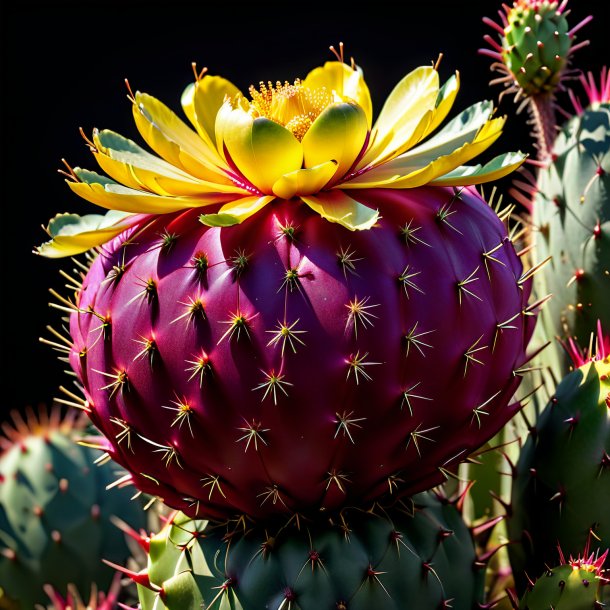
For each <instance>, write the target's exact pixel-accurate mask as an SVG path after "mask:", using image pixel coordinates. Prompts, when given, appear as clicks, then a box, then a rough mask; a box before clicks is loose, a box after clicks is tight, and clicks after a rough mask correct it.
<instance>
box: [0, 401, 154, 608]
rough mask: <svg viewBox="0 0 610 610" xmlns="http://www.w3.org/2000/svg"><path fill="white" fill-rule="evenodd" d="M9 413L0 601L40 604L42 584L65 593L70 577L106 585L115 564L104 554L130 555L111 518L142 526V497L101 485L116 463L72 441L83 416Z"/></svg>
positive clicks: (2, 477)
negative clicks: (24, 417) (11, 421)
mask: <svg viewBox="0 0 610 610" xmlns="http://www.w3.org/2000/svg"><path fill="white" fill-rule="evenodd" d="M14 421H15V427H14V428H13V427H11V426H9V425H8V424H5V425H4V426H3V429H4V432H5V434H6V435H7V436H6V437H5V438H1V437H0V447H1V448H2V454H1V455H0V590H1V591H2V593H1V594H0V608H4V607H7V608H11V609H12V608H15V609H17V610H31V609H32V608H33V607H34V605H35V604H36V603H39V604H44V602H45V601H46V600H47V596H46V595H45V591H44V590H43V587H44V585H46V584H50V585H52V586H53V588H54V589H56V590H57V591H60V592H64V593H65V591H66V590H67V587H68V585H73V587H74V590H77V591H79V592H80V594H81V595H82V596H85V595H89V592H90V589H91V587H92V585H93V584H94V583H96V584H97V586H99V587H100V588H103V589H105V588H107V587H108V586H109V585H110V582H111V580H112V577H113V570H112V569H111V568H109V567H108V566H106V565H104V564H103V563H102V559H108V560H112V561H118V562H123V561H125V560H126V559H127V558H128V557H129V555H130V551H129V549H128V547H127V544H126V542H125V538H124V535H123V533H122V532H121V531H120V530H119V529H118V528H117V527H115V525H114V524H113V523H112V522H111V519H112V517H113V516H115V515H116V516H118V517H120V518H121V519H123V520H124V521H126V522H128V523H130V524H131V525H132V526H133V527H137V528H140V527H143V526H144V524H145V520H144V513H143V509H142V507H141V505H140V504H139V503H138V502H131V501H130V499H131V497H132V495H133V491H132V490H128V489H112V490H109V491H106V486H107V485H110V484H111V483H113V482H114V481H115V479H116V478H117V467H116V466H115V465H112V464H105V465H102V466H99V467H98V466H96V465H95V464H94V461H95V459H96V458H97V457H98V453H97V452H96V451H94V450H93V449H89V448H87V447H82V446H79V445H77V444H76V442H75V437H76V436H77V435H82V434H83V424H84V422H82V420H81V421H80V422H77V421H75V419H74V418H73V417H68V418H65V419H63V420H62V419H61V417H60V415H59V411H56V410H54V411H52V412H51V415H50V416H48V415H47V414H46V411H44V410H43V411H41V413H40V415H39V416H35V415H34V414H33V413H32V412H30V414H29V416H28V421H27V422H25V421H23V420H22V419H21V418H20V417H19V416H18V415H17V414H15V415H14Z"/></svg>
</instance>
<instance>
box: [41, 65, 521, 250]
mask: <svg viewBox="0 0 610 610" xmlns="http://www.w3.org/2000/svg"><path fill="white" fill-rule="evenodd" d="M458 89H459V75H458V73H456V74H455V75H453V76H452V77H451V78H450V79H449V80H448V81H447V82H446V83H445V84H444V85H443V86H442V87H441V86H440V83H439V74H438V71H437V70H436V66H434V67H433V66H422V67H419V68H416V69H415V70H413V71H412V72H410V73H409V74H407V75H406V76H405V77H404V78H403V79H402V80H401V81H400V82H399V83H398V84H397V85H396V87H395V88H394V90H393V91H392V92H391V93H390V95H389V97H388V99H387V100H386V102H385V104H384V106H383V108H382V109H381V112H380V113H379V116H378V117H377V120H376V121H375V123H373V112H372V104H371V97H370V93H369V89H368V87H367V85H366V82H365V80H364V78H363V75H362V70H361V69H360V68H359V67H357V66H356V65H354V64H352V65H347V64H345V63H344V62H343V61H342V57H337V61H330V62H327V63H325V64H324V65H323V66H321V67H318V68H315V69H314V70H312V71H311V72H310V73H309V74H308V75H307V76H306V78H305V79H303V80H298V79H297V80H295V81H294V82H293V83H287V82H286V83H279V82H278V83H276V84H272V83H260V85H259V87H250V89H249V92H248V95H247V96H246V95H244V94H243V93H242V92H240V91H239V90H238V89H237V87H235V85H233V84H232V83H231V82H229V81H228V80H226V79H224V78H222V77H220V76H211V75H209V74H207V73H206V71H204V72H203V73H199V74H196V80H195V82H194V83H192V84H191V85H189V86H188V87H187V89H186V90H185V92H184V93H183V95H182V100H181V101H182V108H183V110H184V112H185V114H186V116H187V117H188V119H189V121H190V122H191V124H192V126H193V127H194V130H193V129H192V128H191V127H189V126H188V125H187V124H186V123H185V122H184V121H182V120H181V119H180V118H179V117H178V116H177V115H176V114H174V113H173V112H172V111H171V110H170V109H169V108H168V107H167V106H165V105H164V104H163V103H162V102H160V101H159V100H157V99H155V98H154V97H152V96H150V95H148V94H146V93H140V92H137V93H135V95H132V96H131V99H132V102H133V115H134V119H135V122H136V126H137V128H138V130H139V132H140V134H141V135H142V137H143V138H144V140H145V141H146V143H147V144H148V146H149V147H150V148H151V149H152V150H153V151H154V152H155V153H157V155H159V156H156V155H154V154H151V153H149V152H147V151H146V150H144V149H143V148H141V147H140V146H139V145H138V144H136V143H135V142H133V141H131V140H128V139H126V138H124V137H122V136H120V135H119V134H117V133H114V132H112V131H108V130H104V131H97V130H96V131H94V133H93V137H92V139H91V140H90V141H89V145H90V148H91V150H92V152H93V154H94V156H95V158H96V160H97V162H98V164H99V165H100V167H101V168H102V170H103V171H104V172H105V173H106V174H107V175H108V176H109V177H106V176H103V175H100V174H97V173H95V172H91V171H88V170H84V169H80V168H75V169H74V170H71V175H70V178H71V180H69V181H68V184H69V186H70V188H71V189H72V190H73V191H74V192H76V193H77V194H78V195H80V196H81V197H83V198H84V199H86V200H88V201H91V202H93V203H95V204H97V205H99V206H101V207H103V208H106V209H108V210H111V212H109V213H108V214H106V215H105V216H101V215H88V216H84V217H83V218H80V217H79V216H76V215H73V214H61V215H59V216H56V217H55V218H54V219H53V220H52V221H51V222H50V223H49V226H48V227H47V232H48V233H49V235H50V236H51V238H52V239H51V241H49V242H47V243H45V244H43V245H42V246H40V247H39V248H37V252H38V253H40V254H43V255H45V256H50V257H56V256H67V255H73V254H76V253H78V252H83V251H86V250H88V249H90V248H93V247H95V246H98V245H100V244H103V243H104V242H106V241H108V240H109V239H112V237H114V236H116V235H118V234H119V233H120V232H122V231H124V230H125V229H126V228H127V227H129V226H132V225H134V224H137V223H140V222H142V215H143V214H144V215H148V214H153V215H157V214H167V213H171V212H176V211H179V210H186V209H189V208H202V212H204V213H202V215H201V217H200V220H201V222H202V223H203V224H205V225H209V226H229V225H233V224H237V223H240V222H242V221H244V220H245V219H246V218H248V217H249V216H251V215H253V214H255V213H256V212H257V211H258V210H259V209H261V208H262V207H263V206H265V205H267V204H268V203H270V202H271V201H273V200H274V199H292V198H295V197H296V198H299V199H301V201H303V202H304V203H305V204H307V205H308V206H309V207H310V208H311V209H313V210H314V211H315V212H317V213H318V214H320V215H321V216H322V217H323V218H325V219H327V220H328V221H330V222H337V223H339V224H341V225H343V226H344V227H346V228H347V229H350V230H362V229H370V228H371V227H372V226H373V225H374V224H375V223H376V222H377V219H378V218H379V212H378V211H377V210H375V209H372V208H370V207H369V206H368V205H366V199H365V198H363V197H360V196H359V190H360V189H369V188H392V189H406V188H416V187H418V186H422V185H424V184H432V185H443V186H448V185H455V186H459V185H472V184H479V183H481V182H486V181H489V180H495V179H497V178H500V177H502V176H504V175H506V174H508V173H509V172H511V171H513V170H514V169H515V168H517V167H518V166H519V165H520V164H521V163H522V162H523V160H524V158H525V156H524V155H523V154H521V153H506V154H503V155H500V156H498V157H496V158H494V159H493V160H492V161H490V162H488V163H487V164H485V165H483V166H481V165H466V164H467V163H468V162H469V161H471V159H473V158H474V157H475V156H477V155H478V154H480V153H481V152H483V151H484V150H485V149H487V148H488V147H489V146H491V144H493V143H494V142H495V140H496V139H497V138H498V136H499V135H500V133H501V131H502V127H503V125H504V121H505V118H492V116H493V113H494V108H493V105H492V103H491V102H480V103H477V104H474V105H473V106H471V107H470V108H467V109H466V110H464V111H463V112H462V113H461V114H459V115H458V116H457V117H456V118H455V119H453V120H452V121H450V122H449V123H448V124H447V125H446V126H445V127H444V128H443V129H442V130H440V131H439V132H438V133H437V134H436V135H434V136H433V137H431V138H429V139H427V140H425V141H424V139H426V138H427V136H429V135H430V134H431V133H432V132H433V131H434V130H436V129H437V127H439V125H440V124H441V123H442V122H443V120H444V119H445V118H446V116H447V114H448V113H449V111H450V109H451V107H452V105H453V102H454V100H455V97H456V94H457V92H458ZM210 206H213V211H210V212H209V213H206V212H207V210H205V208H209V207H210Z"/></svg>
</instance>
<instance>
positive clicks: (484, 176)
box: [430, 152, 527, 186]
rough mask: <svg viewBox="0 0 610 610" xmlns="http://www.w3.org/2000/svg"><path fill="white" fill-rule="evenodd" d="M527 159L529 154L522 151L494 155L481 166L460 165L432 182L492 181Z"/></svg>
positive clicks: (473, 182)
mask: <svg viewBox="0 0 610 610" xmlns="http://www.w3.org/2000/svg"><path fill="white" fill-rule="evenodd" d="M525 159H527V155H526V154H524V153H522V152H516V153H515V152H508V153H504V154H503V155H498V156H497V157H494V158H493V159H492V160H491V161H489V162H488V163H486V164H485V165H483V166H481V164H478V165H460V167H456V168H455V169H454V170H452V171H451V172H448V173H447V174H444V175H442V176H440V178H437V179H436V180H433V181H432V182H431V183H430V184H433V185H436V186H470V185H474V184H482V183H483V182H491V181H492V180H499V179H500V178H504V176H507V175H508V174H510V173H511V172H513V171H515V170H516V169H517V168H518V167H519V166H521V164H522V163H523V162H524V161H525Z"/></svg>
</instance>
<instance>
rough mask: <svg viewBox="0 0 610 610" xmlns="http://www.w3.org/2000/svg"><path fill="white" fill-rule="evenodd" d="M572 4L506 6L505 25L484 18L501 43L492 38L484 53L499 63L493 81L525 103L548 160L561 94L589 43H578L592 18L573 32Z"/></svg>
mask: <svg viewBox="0 0 610 610" xmlns="http://www.w3.org/2000/svg"><path fill="white" fill-rule="evenodd" d="M567 4H568V0H561V2H560V1H559V0H516V2H513V4H512V6H509V5H507V4H503V5H502V6H503V9H504V10H503V11H499V15H500V21H501V23H500V24H498V23H496V22H495V21H492V20H491V19H489V18H488V17H484V18H483V22H484V23H486V24H487V25H488V26H490V27H491V28H492V29H493V30H494V31H495V32H496V33H497V34H499V38H500V42H499V43H498V42H497V41H496V40H495V39H494V38H493V37H492V36H490V35H489V34H486V35H485V36H484V39H485V41H486V42H487V43H488V44H489V46H490V47H491V49H480V51H479V52H480V53H481V54H483V55H487V56H489V57H491V58H492V59H494V60H495V61H494V63H493V65H492V69H495V70H497V71H498V72H500V74H501V76H500V77H499V78H496V79H494V80H492V81H491V82H492V84H503V85H504V87H505V89H504V92H503V93H502V95H505V94H507V93H514V94H515V99H516V100H520V99H521V100H522V103H521V106H520V109H521V108H522V107H523V105H526V106H528V108H529V111H530V114H531V116H532V121H533V124H534V130H535V134H536V136H537V138H538V142H537V147H538V152H539V156H540V159H541V160H543V161H547V160H548V159H549V158H550V156H551V151H552V148H553V141H554V139H555V126H556V118H555V93H556V92H557V91H558V90H561V89H563V88H564V85H563V81H564V80H565V77H566V76H568V75H569V74H570V71H569V70H568V69H567V68H568V66H569V63H570V60H571V57H572V55H573V54H574V53H575V52H576V51H577V50H578V49H580V48H582V47H584V46H587V45H588V44H589V41H588V40H584V41H582V42H579V43H576V33H577V32H578V31H579V30H580V29H581V28H583V27H584V26H585V25H586V24H587V23H589V21H591V19H592V17H591V16H588V17H586V18H585V19H583V20H582V21H581V22H580V23H578V24H577V25H576V26H574V27H572V28H570V26H569V24H568V20H567V16H568V14H569V11H567V10H566V7H567Z"/></svg>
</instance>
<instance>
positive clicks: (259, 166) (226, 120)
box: [217, 108, 303, 194]
mask: <svg viewBox="0 0 610 610" xmlns="http://www.w3.org/2000/svg"><path fill="white" fill-rule="evenodd" d="M217 122H218V123H220V133H221V134H222V138H223V140H224V141H223V144H224V146H225V147H226V149H227V153H228V154H229V156H230V158H231V160H232V162H233V163H234V164H235V166H236V167H237V169H238V170H239V171H240V172H241V173H242V174H243V175H244V176H245V178H246V179H247V180H248V181H249V182H251V183H252V184H253V185H254V186H255V187H256V188H258V189H259V190H260V191H261V192H262V193H265V194H271V193H272V192H273V185H274V184H275V182H276V181H277V180H278V179H279V178H281V177H282V176H283V175H284V174H288V173H290V172H293V171H296V170H297V169H300V168H301V166H302V164H303V148H302V146H301V143H300V142H299V141H298V140H297V139H296V138H295V137H294V136H293V135H292V133H290V131H288V130H287V129H285V128H284V127H282V126H281V125H279V124H278V123H275V122H274V121H270V120H269V119H266V118H263V117H258V118H255V119H253V118H252V116H250V114H249V113H247V112H246V111H244V110H242V109H241V108H234V109H232V110H231V111H230V112H228V111H225V110H221V112H220V113H219V114H218V121H217Z"/></svg>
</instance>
